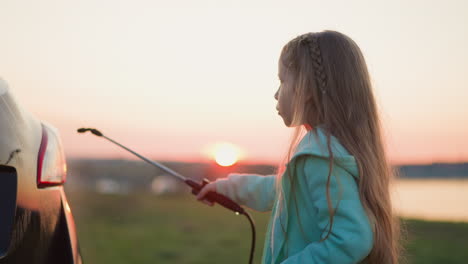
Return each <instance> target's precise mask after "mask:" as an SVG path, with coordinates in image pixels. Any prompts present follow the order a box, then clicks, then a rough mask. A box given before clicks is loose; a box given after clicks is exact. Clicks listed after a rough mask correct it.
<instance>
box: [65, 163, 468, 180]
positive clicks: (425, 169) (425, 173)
mask: <svg viewBox="0 0 468 264" xmlns="http://www.w3.org/2000/svg"><path fill="white" fill-rule="evenodd" d="M160 163H161V164H163V165H165V166H167V167H169V168H170V169H172V170H174V171H176V172H178V173H180V174H182V175H184V176H186V177H190V178H192V179H196V180H200V179H203V178H205V177H206V178H208V179H210V180H213V179H216V178H222V177H226V176H227V174H229V173H233V172H236V173H255V174H262V175H268V174H275V173H276V171H277V168H276V167H275V166H272V165H268V164H258V165H247V164H236V165H234V166H231V167H221V166H219V165H217V164H214V163H184V162H172V161H166V162H160ZM68 168H69V173H70V174H75V175H76V176H78V175H79V176H78V177H79V178H81V179H82V180H84V179H87V178H88V179H90V180H91V179H92V180H95V179H96V178H99V177H111V178H114V179H119V180H121V181H127V182H136V181H143V182H145V181H146V182H147V181H149V180H151V179H152V178H154V177H155V176H158V175H164V174H167V173H165V172H163V171H162V170H160V169H158V168H156V167H153V166H151V165H149V164H147V163H145V162H144V161H138V160H86V159H79V160H69V161H68ZM394 168H396V169H397V170H398V171H399V176H400V177H402V178H463V177H468V163H432V164H427V165H399V166H395V167H394Z"/></svg>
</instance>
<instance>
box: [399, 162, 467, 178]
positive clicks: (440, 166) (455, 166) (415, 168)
mask: <svg viewBox="0 0 468 264" xmlns="http://www.w3.org/2000/svg"><path fill="white" fill-rule="evenodd" d="M397 168H398V170H399V173H400V177H402V178H468V163H466V162H465V163H432V164H427V165H403V166H398V167H397Z"/></svg>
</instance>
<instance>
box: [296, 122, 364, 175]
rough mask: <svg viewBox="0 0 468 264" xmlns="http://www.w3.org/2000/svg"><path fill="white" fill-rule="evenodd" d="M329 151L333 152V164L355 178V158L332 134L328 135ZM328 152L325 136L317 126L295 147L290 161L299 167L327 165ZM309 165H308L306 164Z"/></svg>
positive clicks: (356, 168) (356, 170)
mask: <svg viewBox="0 0 468 264" xmlns="http://www.w3.org/2000/svg"><path fill="white" fill-rule="evenodd" d="M330 145H331V151H332V152H333V161H334V162H333V165H334V166H338V167H340V168H341V169H343V170H344V171H345V172H347V173H349V174H351V175H352V176H353V177H355V178H357V177H358V176H359V173H358V166H357V163H356V159H355V158H354V156H353V155H351V154H350V153H349V152H348V151H347V150H346V148H344V146H343V145H342V144H341V143H340V142H339V140H338V139H337V138H335V137H334V136H333V135H331V137H330ZM329 161H330V153H329V150H328V147H327V136H326V134H325V132H324V130H323V129H322V128H321V127H320V126H318V127H316V128H314V129H312V130H309V131H308V132H307V133H306V134H305V135H304V137H303V138H302V139H301V141H300V142H299V144H298V145H297V147H296V151H295V152H294V155H293V156H292V158H291V161H290V163H292V164H294V165H296V166H297V165H298V163H299V164H301V167H304V166H306V167H310V166H312V167H315V168H317V167H328V165H329ZM307 165H309V166H307Z"/></svg>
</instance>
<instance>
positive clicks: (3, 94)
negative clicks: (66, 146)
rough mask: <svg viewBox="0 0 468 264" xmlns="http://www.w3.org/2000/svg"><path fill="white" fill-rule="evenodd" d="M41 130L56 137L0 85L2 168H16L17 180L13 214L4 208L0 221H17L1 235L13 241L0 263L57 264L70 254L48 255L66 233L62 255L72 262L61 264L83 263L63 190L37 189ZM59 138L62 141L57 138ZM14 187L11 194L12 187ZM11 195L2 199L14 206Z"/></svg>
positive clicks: (2, 194) (0, 159) (55, 188)
mask: <svg viewBox="0 0 468 264" xmlns="http://www.w3.org/2000/svg"><path fill="white" fill-rule="evenodd" d="M1 87H3V88H1ZM5 87H7V88H5ZM43 126H44V127H45V128H46V130H47V132H48V133H58V131H57V130H56V129H55V128H54V127H53V126H51V125H49V124H47V123H45V122H41V121H40V120H38V119H36V118H35V117H34V116H32V115H31V114H30V113H29V112H28V111H26V110H25V109H23V108H22V107H21V106H20V105H19V104H18V103H17V101H16V99H15V98H14V97H13V95H12V94H11V91H10V90H9V89H8V86H6V83H5V82H3V81H1V79H0V165H3V168H6V167H8V166H9V167H11V168H14V169H15V170H16V174H17V177H16V180H17V188H16V192H15V193H16V197H14V199H15V201H16V205H15V207H16V208H15V214H14V215H13V216H12V215H11V207H10V208H8V206H6V205H3V204H1V203H0V205H1V207H0V216H1V217H2V218H3V217H4V218H5V219H4V220H2V221H5V222H8V221H13V225H12V229H11V230H9V231H5V232H4V233H1V232H0V235H3V234H5V236H7V234H10V237H9V238H7V237H2V240H1V241H7V240H8V241H9V245H8V246H7V247H8V249H7V250H5V251H4V252H3V253H2V254H1V255H0V263H58V262H57V260H54V259H53V257H54V255H57V256H65V255H67V254H63V252H50V250H51V249H53V248H54V245H55V244H56V243H57V242H56V240H58V239H61V240H64V235H63V234H59V233H65V232H66V233H67V235H66V237H67V239H65V240H67V241H65V247H62V250H68V251H69V254H68V255H70V256H72V257H71V258H70V260H68V261H66V262H62V261H60V263H81V257H80V254H79V247H78V240H77V237H76V231H75V224H74V221H73V216H72V214H71V211H70V209H69V205H68V202H67V199H66V195H65V192H64V189H63V185H58V186H53V187H46V188H38V185H37V170H38V154H39V148H40V145H41V140H42V133H43ZM55 136H56V137H57V138H59V136H58V134H56V135H55ZM18 150H19V151H18ZM4 175H6V173H3V174H0V176H1V177H2V178H0V184H2V183H3V182H4V181H5V179H6V178H4V177H5V176H4ZM10 185H11V186H12V187H11V188H13V184H12V183H10ZM12 193H13V191H10V192H9V193H8V194H7V193H4V192H0V199H2V200H8V199H10V200H11V199H13V197H11V195H13V194H12ZM10 205H11V203H10ZM7 211H10V213H6V212H7ZM11 217H14V219H13V220H12V219H11ZM7 218H8V219H7ZM2 228H4V229H5V230H6V227H3V226H2ZM63 242H64V241H62V242H61V243H63ZM4 247H6V246H5V245H4ZM51 258H52V259H51Z"/></svg>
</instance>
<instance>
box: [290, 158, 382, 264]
mask: <svg viewBox="0 0 468 264" xmlns="http://www.w3.org/2000/svg"><path fill="white" fill-rule="evenodd" d="M299 158H300V159H301V160H300V161H298V162H299V163H302V166H301V165H299V166H297V168H298V169H299V170H301V169H302V168H303V169H304V172H303V173H302V178H306V181H307V186H308V189H309V196H308V197H309V198H310V199H309V200H310V202H311V203H312V204H313V208H314V209H315V211H316V214H317V222H316V223H309V224H311V225H317V228H318V229H319V230H321V232H322V235H321V237H322V238H324V237H325V236H326V234H327V233H328V228H329V226H328V224H329V222H330V220H329V211H328V206H327V198H326V185H327V177H328V173H329V160H326V159H323V158H319V157H315V156H311V155H307V156H304V157H299ZM332 171H333V173H332V175H331V180H330V196H331V201H332V206H333V208H336V207H337V205H338V209H337V210H336V213H335V216H334V219H333V225H332V229H331V232H330V235H329V237H328V238H327V239H326V240H324V241H322V242H318V241H315V242H312V243H310V244H308V245H307V246H306V247H305V248H304V249H303V250H302V251H299V252H298V253H296V254H294V255H292V256H291V257H289V258H287V259H285V260H284V261H283V262H281V264H296V263H297V264H299V263H311V264H312V263H316V264H318V263H340V264H346V263H359V262H360V261H362V260H363V259H364V258H365V257H366V256H367V255H368V254H369V253H370V251H371V249H372V246H373V232H372V228H371V226H370V222H369V219H368V217H367V214H366V213H365V210H364V208H363V206H362V204H361V202H360V198H359V191H358V186H357V183H356V181H355V180H354V178H353V176H352V175H351V174H349V173H348V172H346V171H345V170H344V169H342V168H341V167H338V166H337V165H334V166H333V170H332ZM300 174H301V173H298V175H300ZM300 180H304V179H300ZM338 201H339V202H338Z"/></svg>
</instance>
